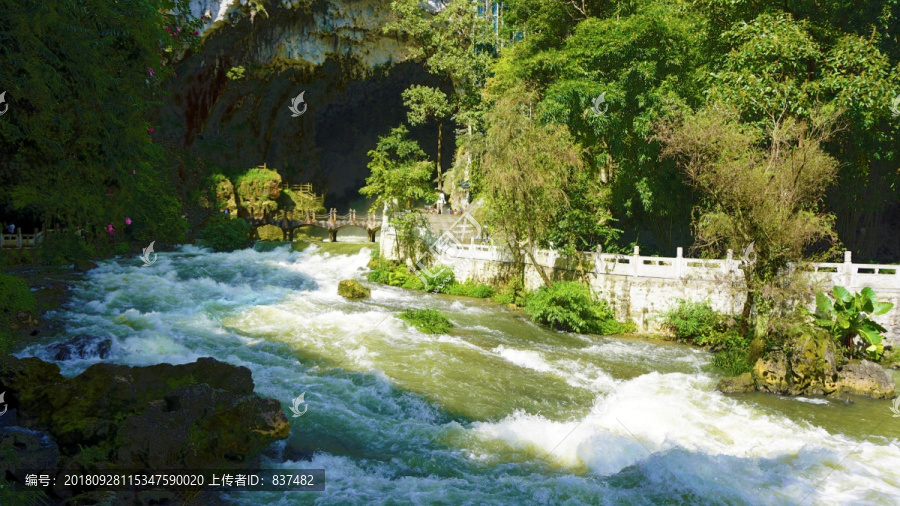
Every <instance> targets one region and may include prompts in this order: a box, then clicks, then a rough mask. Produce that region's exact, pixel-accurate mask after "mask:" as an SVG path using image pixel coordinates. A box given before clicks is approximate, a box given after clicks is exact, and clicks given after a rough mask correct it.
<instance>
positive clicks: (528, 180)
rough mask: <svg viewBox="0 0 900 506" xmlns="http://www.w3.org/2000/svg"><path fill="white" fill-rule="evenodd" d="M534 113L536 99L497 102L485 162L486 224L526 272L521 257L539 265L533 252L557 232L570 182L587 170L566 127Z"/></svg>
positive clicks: (521, 95) (517, 97) (524, 95)
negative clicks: (531, 112)
mask: <svg viewBox="0 0 900 506" xmlns="http://www.w3.org/2000/svg"><path fill="white" fill-rule="evenodd" d="M523 101H524V103H523ZM531 107H533V98H532V97H531V96H530V95H529V94H527V93H524V92H520V91H519V92H517V93H511V94H509V95H505V96H502V97H500V98H499V99H498V101H497V103H496V104H494V106H493V108H492V110H491V111H490V112H489V113H488V116H487V120H488V125H489V126H488V131H487V134H486V135H485V139H484V141H483V142H484V146H483V153H482V157H483V160H482V162H481V165H482V170H483V181H482V184H483V186H484V190H483V191H484V195H485V204H486V206H487V224H488V225H489V226H491V227H493V228H494V229H495V230H496V231H497V232H498V235H499V236H500V237H501V238H502V239H503V240H505V241H506V244H507V246H508V247H509V250H510V252H511V253H512V254H513V256H514V257H515V259H516V262H517V264H518V265H520V266H522V267H523V268H524V265H525V262H524V257H523V251H524V255H527V256H528V257H529V258H531V261H532V263H534V264H535V265H537V262H535V260H534V254H533V251H534V249H535V248H536V247H538V245H539V244H540V243H541V242H543V241H544V240H545V239H546V238H547V236H548V233H549V232H550V230H552V229H553V228H554V227H555V223H554V222H553V219H552V217H553V216H555V215H556V213H557V211H558V210H560V209H564V208H566V207H567V206H568V199H567V198H566V194H565V191H564V189H565V185H566V182H567V181H568V180H569V178H570V177H571V175H572V174H573V173H574V172H577V171H580V170H581V169H582V167H583V164H582V160H581V155H580V150H579V147H578V145H577V144H575V142H574V141H573V140H572V138H571V136H570V135H569V133H568V131H567V130H566V127H565V126H563V125H544V124H541V123H540V122H539V121H538V120H537V119H535V118H533V117H531V115H529V114H528V113H527V111H528V110H529V108H531ZM523 272H524V271H523ZM538 272H540V274H541V277H542V278H543V280H544V283H545V284H546V285H547V286H551V284H552V283H551V282H550V279H549V278H548V277H547V274H546V273H545V272H544V271H543V270H542V269H538Z"/></svg>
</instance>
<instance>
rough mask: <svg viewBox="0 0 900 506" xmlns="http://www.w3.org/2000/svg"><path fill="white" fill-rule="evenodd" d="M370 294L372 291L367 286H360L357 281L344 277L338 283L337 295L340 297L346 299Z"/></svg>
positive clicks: (365, 296)
mask: <svg viewBox="0 0 900 506" xmlns="http://www.w3.org/2000/svg"><path fill="white" fill-rule="evenodd" d="M371 294H372V292H371V291H370V290H369V289H368V288H366V287H364V286H362V285H361V284H360V283H359V281H354V280H352V279H346V280H344V281H341V282H340V283H338V295H340V296H342V297H346V298H348V299H365V298H367V297H369V296H370V295H371Z"/></svg>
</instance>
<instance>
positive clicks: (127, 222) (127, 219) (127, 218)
mask: <svg viewBox="0 0 900 506" xmlns="http://www.w3.org/2000/svg"><path fill="white" fill-rule="evenodd" d="M125 224H126V225H131V218H129V217H128V216H126V217H125Z"/></svg>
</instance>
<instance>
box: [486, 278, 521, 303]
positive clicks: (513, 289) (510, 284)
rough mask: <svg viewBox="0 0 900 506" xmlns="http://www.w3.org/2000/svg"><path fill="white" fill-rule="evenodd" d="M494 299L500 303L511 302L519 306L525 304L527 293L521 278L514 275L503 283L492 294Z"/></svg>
mask: <svg viewBox="0 0 900 506" xmlns="http://www.w3.org/2000/svg"><path fill="white" fill-rule="evenodd" d="M494 300H495V301H497V302H499V303H500V304H513V305H516V306H519V307H523V306H525V302H526V301H527V293H526V292H525V285H524V284H523V283H522V279H521V278H518V277H515V278H512V279H510V280H509V281H507V282H506V284H504V285H503V286H502V287H501V288H500V290H499V291H498V292H497V293H496V294H494Z"/></svg>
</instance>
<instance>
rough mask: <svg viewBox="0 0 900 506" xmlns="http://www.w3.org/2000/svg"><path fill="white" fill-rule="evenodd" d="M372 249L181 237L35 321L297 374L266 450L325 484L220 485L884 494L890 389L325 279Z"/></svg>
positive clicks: (143, 347) (277, 385)
mask: <svg viewBox="0 0 900 506" xmlns="http://www.w3.org/2000/svg"><path fill="white" fill-rule="evenodd" d="M368 259H369V252H368V250H363V251H361V252H360V253H358V254H354V255H334V254H328V253H325V252H323V250H322V249H319V247H317V246H312V247H310V248H309V249H307V250H305V251H301V252H295V251H291V250H290V249H289V248H288V247H287V246H284V247H279V248H276V249H273V250H271V251H268V252H261V251H255V250H252V249H248V250H243V251H238V252H234V253H227V254H225V253H210V252H209V251H207V250H202V249H199V248H196V247H192V246H186V247H183V248H182V249H181V250H179V251H178V252H175V253H163V254H160V255H159V257H158V261H157V262H156V263H155V264H154V265H152V266H150V267H141V265H142V263H141V262H140V260H138V259H136V258H124V259H116V260H110V261H106V262H103V263H102V264H101V265H100V267H99V268H97V269H94V270H92V271H90V272H89V273H88V274H87V276H86V278H85V280H84V281H81V282H78V284H77V285H76V286H75V287H74V289H73V299H72V301H71V302H70V303H69V304H68V305H67V306H66V307H65V308H63V309H61V310H59V311H56V312H55V313H54V314H52V315H51V317H52V318H55V319H58V320H59V321H61V322H63V323H64V326H65V328H66V331H67V332H68V333H69V334H89V335H93V336H101V337H106V336H108V337H111V338H112V339H113V347H112V351H111V356H110V358H109V359H108V360H111V361H114V362H117V363H123V364H129V365H149V364H155V363H159V362H170V363H186V362H191V361H194V360H196V359H197V358H198V357H203V356H212V357H215V358H217V359H219V360H223V361H227V362H230V363H232V364H236V365H243V366H246V367H248V368H250V369H251V370H252V372H253V379H254V381H255V383H256V391H257V392H258V393H259V394H260V395H263V396H267V397H273V398H275V399H278V400H279V401H281V402H282V404H283V405H284V407H285V412H286V413H287V414H289V412H288V411H287V408H288V407H289V406H290V404H291V399H292V398H294V397H296V396H298V395H299V394H300V393H302V392H306V396H305V399H306V401H307V404H308V410H307V412H306V414H305V415H304V416H302V417H299V418H290V421H291V427H292V428H291V437H290V439H289V440H288V441H287V442H284V443H280V444H278V445H277V447H276V448H274V449H272V451H270V452H268V453H267V455H268V457H267V460H266V465H269V466H281V467H285V468H324V469H325V471H326V489H325V492H318V493H317V492H288V493H272V492H266V493H263V492H253V493H240V494H232V495H231V496H230V497H227V498H226V499H228V500H230V501H234V502H235V503H240V504H271V505H277V504H285V505H287V504H313V503H315V504H478V505H481V504H517V505H518V504H572V505H575V504H661V503H662V504H791V505H794V504H800V503H801V501H803V504H809V505H812V504H817V505H818V504H898V503H900V445H898V436H900V418H892V416H891V412H890V410H889V409H888V408H889V406H890V403H889V402H886V401H868V400H865V399H860V400H858V401H857V402H856V403H855V404H853V405H849V406H848V405H844V404H842V403H840V402H837V401H834V400H826V399H803V398H799V399H786V398H778V397H774V396H765V395H762V394H748V395H741V396H726V395H723V394H720V393H718V392H716V391H715V388H714V387H715V384H716V382H717V380H718V379H719V378H720V377H721V374H720V373H718V372H717V371H715V370H714V369H712V368H711V367H710V358H711V356H710V355H709V354H708V353H706V352H704V351H701V350H698V349H695V348H691V347H688V346H682V345H673V344H667V343H657V342H649V341H646V340H638V339H625V338H611V337H597V336H581V335H572V334H562V333H557V332H552V331H548V330H547V329H545V328H542V327H540V326H537V325H535V324H533V323H531V322H529V321H528V320H527V319H526V318H525V317H524V316H523V315H522V314H521V313H519V312H516V311H512V310H509V309H507V308H505V307H503V306H499V305H497V304H494V303H492V302H488V301H479V300H474V299H462V298H453V297H447V296H442V295H434V294H422V293H421V292H411V291H406V290H402V289H399V288H393V287H386V286H383V285H371V284H369V285H368V286H369V287H370V288H371V289H372V297H371V299H367V300H364V301H357V302H353V301H348V300H345V299H343V298H341V297H340V296H338V295H337V284H338V282H339V281H340V280H342V279H359V280H361V281H364V278H365V274H364V271H365V269H366V268H365V266H366V263H367V261H368ZM410 307H414V308H431V307H433V308H437V309H439V310H440V311H442V312H444V313H445V314H447V315H448V316H449V317H450V319H451V320H452V321H453V322H454V324H455V327H454V329H453V330H452V331H451V333H450V334H448V335H441V336H431V335H426V334H422V333H420V332H418V331H416V330H415V329H413V328H409V327H407V325H406V324H405V323H404V322H402V321H401V320H399V319H398V318H396V316H395V315H396V313H397V312H399V311H402V310H404V309H406V308H410ZM63 338H64V336H60V337H58V338H56V340H61V339H63ZM48 342H49V341H48ZM46 344H47V343H46V342H42V343H41V344H40V345H35V346H33V347H31V348H29V349H26V350H25V351H24V352H23V353H20V354H19V355H20V356H25V355H35V356H43V353H44V349H45V345H46ZM96 361H97V360H96V359H95V360H72V361H68V362H62V363H60V366H61V367H62V369H63V373H64V374H67V375H74V374H77V373H78V372H80V371H82V370H84V369H85V368H86V367H87V366H89V365H90V364H92V363H95V362H96ZM306 458H311V461H308V460H306Z"/></svg>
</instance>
